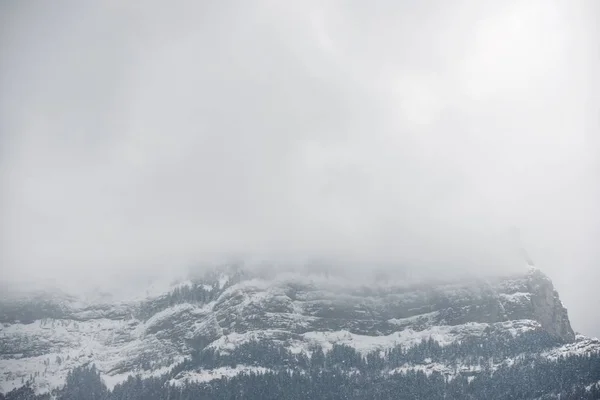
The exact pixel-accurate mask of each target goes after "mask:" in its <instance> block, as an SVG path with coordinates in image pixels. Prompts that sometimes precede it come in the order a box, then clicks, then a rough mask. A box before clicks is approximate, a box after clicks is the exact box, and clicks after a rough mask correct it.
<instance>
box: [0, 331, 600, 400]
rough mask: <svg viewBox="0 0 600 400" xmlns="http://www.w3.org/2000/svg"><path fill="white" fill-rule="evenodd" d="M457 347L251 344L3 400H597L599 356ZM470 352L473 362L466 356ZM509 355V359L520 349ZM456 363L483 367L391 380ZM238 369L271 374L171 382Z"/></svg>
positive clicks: (72, 380)
mask: <svg viewBox="0 0 600 400" xmlns="http://www.w3.org/2000/svg"><path fill="white" fill-rule="evenodd" d="M529 340H534V337H533V336H532V337H531V338H530V339H529ZM537 340H545V339H544V338H543V337H538V338H537ZM453 346H454V345H450V346H446V347H442V346H440V345H439V344H438V343H437V342H435V341H433V340H425V341H423V342H422V343H421V344H420V345H418V346H416V347H413V348H410V349H403V348H401V347H397V348H394V349H392V350H389V351H387V352H384V353H383V354H381V353H378V352H373V353H369V354H367V355H366V356H363V355H362V354H361V353H359V352H357V351H356V350H354V349H353V348H352V347H348V346H343V345H335V346H333V348H332V349H331V350H330V351H328V352H327V353H325V352H323V351H322V349H321V348H320V347H319V348H315V349H313V351H312V353H311V355H310V357H309V356H307V355H305V354H301V355H300V354H293V353H291V352H290V351H289V350H287V349H286V348H285V347H284V346H283V345H279V346H277V345H275V344H273V343H269V344H267V343H261V342H252V343H246V344H245V345H242V346H240V347H239V348H238V349H237V351H236V352H235V353H233V354H220V353H219V352H216V351H214V350H205V351H203V352H196V353H195V354H194V356H193V357H192V358H190V359H189V360H186V361H185V362H183V363H181V364H179V365H178V366H176V367H175V368H173V370H172V371H170V372H169V373H167V374H165V375H163V376H160V377H151V378H145V379H144V378H142V377H140V376H137V377H130V378H128V379H127V380H126V381H125V382H123V383H121V384H118V385H116V386H115V387H114V389H113V390H108V389H107V387H106V385H105V384H104V383H103V382H102V379H101V377H100V374H99V372H98V371H97V370H96V369H95V368H94V367H93V366H86V367H80V368H76V369H74V370H73V371H72V372H71V373H70V374H69V375H68V377H67V380H66V384H65V386H64V387H63V388H61V389H59V390H55V391H54V392H53V393H51V394H46V395H41V396H36V395H35V393H34V392H33V390H32V388H31V386H29V385H26V386H24V387H22V388H19V389H17V390H13V391H12V392H10V393H8V394H6V395H5V396H2V395H0V400H8V399H10V400H23V399H27V400H49V399H51V398H56V399H58V400H73V399H80V400H88V399H89V400H158V399H168V400H191V399H214V400H221V399H223V400H231V399H248V400H253V399H257V400H258V399H260V400H268V399H278V400H279V399H281V400H287V399H290V400H296V399H298V400H299V399H331V400H333V399H344V400H354V399H356V400H358V399H366V398H369V399H375V400H384V399H385V400H387V399H447V400H453V399H486V398H487V399H499V400H503V399H541V400H550V399H559V398H560V399H561V400H564V399H582V400H587V399H596V400H597V399H600V385H592V384H593V383H595V382H599V381H600V354H598V353H596V354H587V355H571V356H568V357H560V358H558V359H556V360H551V359H548V358H544V357H541V356H539V355H537V354H539V352H538V353H537V354H536V353H533V352H531V353H521V355H520V356H519V357H517V358H515V360H514V363H513V364H511V365H506V364H502V365H501V366H497V365H496V366H495V367H494V368H492V367H491V365H490V364H491V363H490V361H491V360H492V357H497V355H496V354H495V353H490V349H491V348H493V349H498V348H500V349H502V347H498V343H491V344H489V346H492V347H490V348H486V346H484V345H482V343H477V342H472V341H470V340H466V341H464V342H462V343H461V344H456V346H457V347H455V348H453ZM520 346H523V347H524V348H527V347H528V346H530V342H529V341H527V340H525V341H523V342H522V343H521V344H520ZM467 350H468V351H471V352H473V354H475V355H473V354H469V353H462V351H467ZM538 350H539V348H538ZM500 351H502V350H500ZM505 351H506V354H509V353H510V354H512V353H513V352H514V351H516V349H512V350H510V351H508V350H505ZM467 354H468V356H467ZM451 356H458V357H459V358H460V359H461V360H470V362H472V364H471V365H478V366H479V368H478V371H479V372H469V373H461V372H460V371H454V372H452V373H450V374H448V375H443V374H442V373H440V372H432V373H428V374H426V373H425V372H423V371H422V370H410V371H408V372H406V373H393V374H392V373H390V372H391V371H392V370H393V369H394V368H395V367H397V366H399V365H404V364H405V363H406V362H409V363H411V362H412V363H415V364H418V361H416V362H415V361H414V360H421V361H422V360H425V359H426V358H427V359H432V360H433V359H434V358H435V357H437V359H439V360H446V358H447V357H451ZM428 361H429V360H428ZM238 364H240V365H242V364H243V365H260V366H268V368H270V372H267V373H264V374H256V373H247V374H240V375H238V376H235V377H232V378H221V379H216V380H213V381H210V382H205V383H194V382H185V381H183V380H181V379H179V380H177V382H179V383H177V384H175V381H174V380H173V378H179V377H181V376H182V375H181V374H182V373H184V371H194V370H195V371H202V370H205V369H211V368H215V367H219V366H226V365H229V366H235V365H238ZM447 365H448V364H447ZM590 385H591V386H590ZM587 386H590V387H589V388H587Z"/></svg>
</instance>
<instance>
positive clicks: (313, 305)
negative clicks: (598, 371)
mask: <svg viewBox="0 0 600 400" xmlns="http://www.w3.org/2000/svg"><path fill="white" fill-rule="evenodd" d="M0 323H1V326H0V390H1V391H2V392H8V391H10V390H12V389H14V388H17V387H20V386H22V385H24V384H26V383H27V382H30V383H31V384H32V386H33V387H34V388H35V389H36V391H38V392H46V391H49V390H51V389H53V388H56V387H58V386H60V385H62V384H63V383H64V381H65V378H66V376H67V374H68V372H69V371H71V370H72V369H73V368H75V367H78V366H82V365H88V364H94V365H95V366H96V368H97V369H98V370H99V372H100V373H101V375H102V377H103V378H104V380H105V382H106V383H107V385H108V386H109V387H113V386H114V385H115V384H117V383H119V382H122V381H124V380H125V379H127V377H128V376H131V375H141V376H159V375H163V374H165V373H167V372H169V371H172V372H173V376H172V379H171V382H172V383H174V384H177V383H178V382H189V381H198V382H204V381H209V380H211V379H216V378H219V377H222V376H232V375H236V374H239V373H244V372H245V373H248V372H255V373H264V372H265V371H268V370H270V368H271V366H270V365H266V364H267V363H266V362H262V361H261V360H252V359H251V358H248V356H247V354H245V353H244V352H245V351H247V349H248V348H249V347H248V345H249V344H252V345H260V344H261V343H262V344H265V345H266V346H272V345H276V346H279V347H280V348H283V349H286V350H287V351H289V354H292V355H301V354H305V355H306V356H307V357H310V356H311V355H312V354H313V353H314V352H315V351H316V349H319V348H320V349H322V350H323V351H324V352H325V353H327V352H328V351H330V350H331V349H332V348H333V346H334V345H338V346H339V345H345V346H348V347H351V348H354V349H355V350H356V351H357V352H358V353H360V354H362V355H363V356H364V357H367V355H368V354H373V353H374V352H375V353H377V352H379V353H381V354H384V353H385V352H386V351H390V350H392V349H394V348H398V347H401V348H404V349H410V348H414V347H417V346H419V345H420V344H423V343H426V342H427V341H430V340H433V341H434V342H436V343H437V344H439V345H440V346H442V347H449V346H453V345H455V346H458V345H463V344H464V343H469V341H473V340H475V342H473V343H484V342H486V341H487V342H489V343H492V342H493V343H498V345H499V346H500V345H501V346H504V347H503V348H506V349H510V350H506V351H505V350H503V352H501V353H498V355H497V356H495V357H494V358H493V360H492V361H490V364H491V366H490V368H499V367H501V366H510V365H511V364H512V363H514V362H515V360H518V359H519V357H522V356H523V355H524V354H526V353H527V354H530V353H535V354H537V355H538V356H542V357H545V358H547V359H557V358H560V357H561V356H567V355H572V354H596V353H598V352H600V342H599V341H598V340H597V339H591V338H586V337H583V336H576V335H575V333H574V331H573V329H572V327H571V325H570V322H569V318H568V315H567V310H566V309H565V307H563V305H562V303H561V301H560V299H559V296H558V293H557V292H556V290H555V289H554V287H553V285H552V282H551V281H550V280H549V279H548V278H547V277H546V276H545V275H544V274H543V273H541V272H540V271H539V270H537V269H530V270H528V271H527V272H524V273H522V274H518V275H512V276H504V277H495V278H485V279H482V278H472V279H465V278H464V277H463V278H461V279H460V281H450V282H448V281H446V282H436V283H431V282H430V283H418V282H414V281H411V282H410V283H409V282H407V281H406V280H402V279H399V280H395V279H394V278H393V277H390V276H384V277H382V276H378V277H377V279H375V278H373V279H371V280H368V279H352V277H348V276H346V275H343V274H336V273H319V272H314V271H313V272H310V273H307V272H306V271H303V272H301V273H299V272H297V273H293V272H287V273H283V272H281V273H274V271H273V270H266V271H260V270H243V269H239V268H227V269H221V270H215V271H211V272H210V273H208V274H206V275H204V276H202V277H201V278H197V279H191V280H189V281H186V282H182V283H179V284H178V285H176V286H174V287H172V288H171V289H170V290H169V291H168V292H165V293H163V294H161V295H155V296H150V297H148V298H145V299H142V300H127V301H114V300H110V301H107V300H102V299H95V300H94V301H83V300H81V299H80V298H78V297H74V296H69V295H66V294H63V293H53V294H49V293H37V294H35V295H31V294H30V295H27V296H20V297H19V296H17V297H15V296H12V297H10V298H4V299H2V303H1V304H0ZM203 354H209V355H210V354H219V355H221V356H229V357H237V359H239V360H240V361H241V362H240V364H239V365H235V366H233V365H228V366H218V365H216V364H214V366H213V367H206V366H205V367H203V368H196V367H194V368H192V367H190V368H187V367H185V365H186V364H185V360H189V359H190V358H193V357H202V355H203ZM286 354H287V353H286ZM468 356H469V355H468V354H463V355H462V356H461V357H456V359H454V360H450V361H449V360H447V359H446V360H445V361H444V360H442V361H440V360H437V361H436V360H432V359H430V358H424V359H422V360H416V359H415V361H412V362H407V363H404V364H402V365H399V366H396V367H395V368H393V369H390V370H388V371H386V373H390V374H395V373H406V372H407V371H410V370H415V371H416V370H420V371H425V372H427V373H431V372H433V371H437V372H440V373H442V374H443V375H445V376H446V377H452V376H454V375H457V374H467V375H469V376H474V375H476V374H477V373H478V371H479V370H480V369H481V367H480V366H477V365H474V364H473V363H465V364H464V365H462V364H461V360H462V359H463V358H465V357H468ZM249 360H250V362H249ZM467 364H468V365H467ZM206 365H208V364H206ZM210 365H213V364H210ZM182 366H183V367H182ZM175 369H176V370H175ZM590 384H591V382H590Z"/></svg>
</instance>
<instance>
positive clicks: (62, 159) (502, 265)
mask: <svg viewBox="0 0 600 400" xmlns="http://www.w3.org/2000/svg"><path fill="white" fill-rule="evenodd" d="M469 3H470V4H467V2H464V1H459V2H454V3H452V5H450V4H449V3H446V2H441V1H440V2H436V4H435V5H429V6H425V5H424V4H423V5H415V4H414V2H398V1H395V2H391V1H390V2H381V3H378V5H377V6H375V5H371V4H369V5H367V4H366V3H365V4H358V3H357V4H350V3H345V4H342V3H339V2H335V1H331V2H324V3H323V2H312V1H309V2H302V3H301V4H300V3H297V4H285V5H284V4H280V3H278V2H272V1H257V2H236V3H235V4H233V3H232V4H225V3H218V4H217V3H215V4H206V5H200V4H197V3H194V2H185V1H180V2H175V3H173V4H172V5H170V6H169V7H168V8H165V7H161V6H159V5H158V2H149V3H145V4H144V6H133V5H128V4H121V3H120V2H113V1H105V2H97V3H95V4H93V5H90V4H83V3H81V4H80V3H72V4H70V5H69V7H66V6H65V7H64V8H63V7H59V6H56V5H52V6H50V5H48V4H45V3H42V2H41V3H39V4H34V3H31V4H27V5H26V4H21V5H13V6H9V5H4V6H2V7H3V8H4V9H5V12H1V13H0V14H1V15H3V17H2V18H4V21H1V22H2V24H1V25H2V26H3V28H2V29H3V30H4V32H5V34H3V35H0V37H1V39H0V47H1V48H2V49H3V54H4V55H3V57H2V58H1V61H0V84H1V86H2V87H3V91H2V95H1V97H0V121H1V122H0V132H1V133H0V145H1V146H0V148H1V150H0V152H1V153H0V156H1V159H0V178H1V179H2V181H1V183H2V194H1V197H0V201H1V204H2V207H1V208H0V218H1V220H2V221H3V223H2V231H1V235H2V236H1V238H0V240H1V241H0V246H1V247H2V249H1V255H0V263H1V265H2V271H1V273H2V277H3V280H5V281H11V280H28V279H36V280H38V281H42V280H43V281H48V280H50V281H53V280H54V281H56V282H59V283H60V282H66V281H70V282H76V281H82V282H83V283H84V284H88V283H90V282H93V283H96V284H98V283H100V282H101V283H102V284H105V283H104V282H106V284H107V285H108V284H109V283H110V282H111V281H113V280H114V279H136V277H139V276H151V275H159V276H163V275H165V276H166V275H169V274H171V272H172V271H177V273H178V272H179V271H183V270H185V269H187V268H188V267H189V266H190V265H199V264H206V263H209V262H211V261H212V260H217V259H224V258H230V257H238V258H239V257H241V258H244V257H247V258H249V259H262V260H276V261H277V262H279V263H281V264H286V263H297V262H300V263H301V262H303V260H306V261H307V262H308V261H310V260H326V261H327V262H330V263H337V264H343V265H348V266H352V268H371V267H372V266H373V265H380V266H407V267H412V268H429V269H433V270H435V269H436V268H437V269H439V270H444V271H465V270H472V271H482V270H485V271H506V270H510V269H513V268H520V267H521V266H522V264H523V260H522V258H521V257H520V255H519V252H518V247H519V246H518V245H517V244H516V243H515V240H514V236H513V235H512V234H511V232H512V231H513V230H512V229H513V227H515V226H516V227H518V228H519V231H520V233H521V241H522V242H523V243H524V245H525V246H526V247H527V249H528V251H529V253H530V254H531V256H532V258H533V259H534V261H535V262H536V263H537V264H538V265H539V266H540V267H541V268H542V269H545V270H546V271H547V272H548V273H549V274H550V275H551V277H553V278H554V279H555V281H556V283H557V286H558V287H559V289H560V291H561V294H562V295H563V300H565V303H566V304H567V306H569V307H570V309H571V314H572V315H574V319H576V322H577V323H576V324H575V325H576V326H577V325H579V326H581V327H582V329H586V330H587V331H588V332H590V331H592V330H595V332H597V333H600V325H599V324H600V322H599V321H597V320H596V321H591V322H590V321H589V320H590V318H587V317H588V316H586V315H585V312H584V311H582V310H584V308H586V306H585V305H584V304H585V303H586V302H587V304H589V303H590V302H595V303H594V304H597V305H600V296H598V294H597V293H596V291H595V288H594V287H593V286H594V285H593V284H592V282H594V279H590V278H592V277H595V279H596V280H597V278H600V277H599V276H598V272H596V269H595V268H594V262H595V261H594V260H597V256H598V254H597V250H595V248H596V245H595V242H596V241H597V238H598V226H599V225H600V223H599V215H598V212H597V206H596V204H597V202H598V198H599V193H598V184H597V182H599V181H600V174H599V172H598V171H599V164H598V153H597V150H596V149H597V148H599V147H600V146H598V144H599V143H598V139H597V132H598V128H599V127H598V121H597V109H598V108H597V103H595V102H594V101H593V99H594V97H593V96H594V93H595V91H594V88H595V87H597V86H595V84H596V83H597V82H598V81H597V73H596V72H595V71H596V70H600V68H599V67H600V66H599V64H598V59H597V57H595V58H594V56H595V55H596V53H594V52H593V51H592V50H593V49H595V48H597V45H598V43H597V35H596V36H595V35H594V34H593V33H594V32H593V29H594V21H593V20H592V19H591V17H590V15H594V11H595V10H594V9H593V8H594V7H595V8H597V5H595V4H594V2H583V3H578V4H577V5H576V4H570V3H568V2H563V1H532V2H526V3H523V2H518V1H509V2H500V3H498V2H492V1H481V2H478V3H477V6H475V7H474V6H473V3H472V2H469ZM594 238H595V239H594ZM177 273H176V272H173V275H176V274H177ZM117 277H118V278H117ZM583 277H587V278H583ZM582 293H585V294H586V299H583V298H581V294H582ZM590 307H591V306H590ZM591 309H594V308H593V307H591Z"/></svg>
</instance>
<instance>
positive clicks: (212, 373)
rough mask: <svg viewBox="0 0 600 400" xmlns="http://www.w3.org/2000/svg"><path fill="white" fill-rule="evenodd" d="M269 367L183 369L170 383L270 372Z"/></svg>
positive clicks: (203, 380) (177, 383)
mask: <svg viewBox="0 0 600 400" xmlns="http://www.w3.org/2000/svg"><path fill="white" fill-rule="evenodd" d="M270 371H271V370H270V369H269V368H264V367H253V366H246V365H238V366H236V367H235V368H232V367H220V368H214V369H208V370H207V369H205V370H197V371H183V372H181V373H180V374H178V375H177V376H176V377H175V378H173V379H171V380H170V381H169V383H171V384H173V385H182V384H183V383H185V382H197V383H202V382H209V381H212V380H214V379H221V378H232V377H235V376H237V375H240V374H250V373H254V374H264V373H266V372H270Z"/></svg>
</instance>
